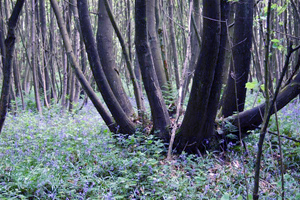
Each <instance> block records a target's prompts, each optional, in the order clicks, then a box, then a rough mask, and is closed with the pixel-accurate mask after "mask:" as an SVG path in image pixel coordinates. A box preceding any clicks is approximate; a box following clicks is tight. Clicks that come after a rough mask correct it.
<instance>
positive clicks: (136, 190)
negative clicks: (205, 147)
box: [0, 103, 299, 200]
mask: <svg viewBox="0 0 300 200" xmlns="http://www.w3.org/2000/svg"><path fill="white" fill-rule="evenodd" d="M298 108H299V107H298ZM298 110H299V109H298ZM44 112H45V113H44V115H43V116H39V115H38V114H35V113H34V112H29V111H23V112H21V113H18V114H17V115H16V116H12V115H8V118H7V121H6V125H5V129H4V132H3V133H2V135H1V138H0V199H2V198H3V199H5V198H6V199H10V198H17V199H22V198H23V199H26V198H33V199H107V200H110V199H117V198H119V199H213V198H216V199H220V198H221V197H222V196H223V195H224V193H226V192H229V193H230V194H231V199H237V198H238V197H241V196H243V197H245V194H246V192H245V191H246V186H245V183H246V182H247V183H248V186H250V190H251V186H252V183H251V184H250V182H251V181H252V179H251V178H249V179H248V180H247V181H244V180H243V179H242V178H243V176H242V173H243V171H242V167H240V168H234V170H233V169H232V166H231V165H228V163H230V162H227V163H226V162H222V161H220V159H218V157H217V156H215V155H214V154H208V155H205V156H203V157H201V158H200V157H196V156H192V155H187V154H181V155H178V156H175V157H174V159H173V161H172V162H168V161H166V160H165V152H166V149H165V147H164V145H163V144H162V142H161V141H159V140H157V138H155V137H153V136H145V135H143V134H141V133H137V134H135V135H134V136H128V137H124V136H122V135H121V136H119V137H111V134H110V133H108V132H107V130H104V129H103V127H105V126H104V125H103V123H102V122H101V119H100V116H99V114H98V113H97V112H96V110H95V109H94V107H93V106H92V105H91V103H88V105H87V106H85V107H84V108H83V110H81V111H79V112H78V114H74V113H72V114H68V113H64V114H62V113H61V112H60V111H58V110H57V109H56V110H49V111H44ZM287 112H288V111H287ZM286 115H287V114H286ZM292 117H293V116H292ZM290 119H292V120H295V118H291V117H290ZM295 121H296V120H295ZM295 123H296V125H297V122H295ZM101 130H103V131H102V132H101ZM249 149H251V148H250V147H249ZM252 149H253V148H252ZM228 156H231V157H230V159H232V160H233V159H236V157H238V159H237V160H238V161H239V160H240V159H239V155H237V153H235V154H230V155H228ZM245 159H249V160H251V158H245ZM245 165H246V164H245ZM246 168H247V170H246V171H247V172H248V171H250V172H252V171H251V170H253V165H252V164H251V162H249V164H248V165H246ZM262 174H263V176H265V177H267V178H268V181H269V182H275V183H277V182H279V179H276V178H277V177H274V176H273V174H271V173H270V172H269V171H267V170H266V171H264V172H263V173H262ZM247 175H248V177H250V175H249V174H247ZM297 176H298V177H299V173H296V174H295V176H294V175H293V176H290V177H288V178H287V181H286V184H287V185H288V187H286V188H287V191H286V195H287V197H295V196H297V192H298V191H299V184H297V181H296V179H295V178H293V177H297ZM279 193H280V191H279V190H278V189H277V188H275V189H274V188H271V189H269V193H266V194H265V196H263V197H262V198H264V197H270V198H272V199H276V198H277V197H278V194H279Z"/></svg>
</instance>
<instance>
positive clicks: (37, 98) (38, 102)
mask: <svg viewBox="0 0 300 200" xmlns="http://www.w3.org/2000/svg"><path fill="white" fill-rule="evenodd" d="M35 11H36V10H35V0H31V12H32V13H31V66H32V76H33V87H34V96H35V103H36V108H37V111H38V112H39V113H40V114H42V105H41V99H40V93H39V81H38V75H37V65H36V38H35V37H36V26H35V18H36V12H35Z"/></svg>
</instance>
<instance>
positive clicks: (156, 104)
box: [135, 0, 170, 141]
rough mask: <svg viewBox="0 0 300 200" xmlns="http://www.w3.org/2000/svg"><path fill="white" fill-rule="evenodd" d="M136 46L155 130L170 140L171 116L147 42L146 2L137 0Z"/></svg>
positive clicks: (157, 133)
mask: <svg viewBox="0 0 300 200" xmlns="http://www.w3.org/2000/svg"><path fill="white" fill-rule="evenodd" d="M135 27H136V28H135V34H136V35H135V45H136V52H137V56H138V61H139V65H140V69H141V73H142V78H143V83H144V86H145V90H146V93H147V97H148V100H149V104H150V108H151V113H152V120H153V130H154V133H155V134H156V135H158V136H159V137H160V138H162V139H164V140H166V141H168V140H169V126H170V119H169V114H168V111H167V108H166V105H165V102H164V100H163V98H162V93H161V90H160V88H159V83H158V80H157V76H156V73H155V69H154V65H153V61H152V58H151V50H150V48H149V45H148V40H147V35H148V34H147V23H146V0H136V5H135Z"/></svg>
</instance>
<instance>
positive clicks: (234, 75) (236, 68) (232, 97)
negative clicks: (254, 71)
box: [222, 0, 253, 117]
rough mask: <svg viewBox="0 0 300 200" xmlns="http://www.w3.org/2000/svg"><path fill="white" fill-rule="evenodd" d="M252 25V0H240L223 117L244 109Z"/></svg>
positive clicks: (237, 8)
mask: <svg viewBox="0 0 300 200" xmlns="http://www.w3.org/2000/svg"><path fill="white" fill-rule="evenodd" d="M252 27H253V0H241V1H240V2H239V3H237V5H236V18H235V24H234V35H233V46H232V54H233V65H232V68H231V69H230V72H229V76H228V81H227V88H226V90H225V93H224V101H223V106H222V114H223V115H224V117H228V116H230V115H232V114H233V113H234V112H235V111H237V108H238V111H239V112H241V111H243V110H244V106H245V99H246V87H245V85H246V83H247V81H248V74H249V71H250V62H251V47H252Z"/></svg>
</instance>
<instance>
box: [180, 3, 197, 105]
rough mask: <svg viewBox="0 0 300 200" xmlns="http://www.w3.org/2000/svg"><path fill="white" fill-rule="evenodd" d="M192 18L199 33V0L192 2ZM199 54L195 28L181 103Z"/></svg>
mask: <svg viewBox="0 0 300 200" xmlns="http://www.w3.org/2000/svg"><path fill="white" fill-rule="evenodd" d="M193 11H194V12H193V17H194V20H195V24H196V28H197V30H198V32H199V30H200V29H199V27H200V1H199V0H194V3H193ZM199 53H200V44H199V42H198V39H197V32H196V30H195V28H192V35H191V59H190V63H189V68H188V70H187V72H186V73H187V74H186V75H187V76H186V79H185V80H184V84H183V92H182V102H184V99H185V96H186V93H187V91H188V88H189V84H190V81H191V79H192V77H193V74H194V70H195V67H196V64H197V59H198V56H199Z"/></svg>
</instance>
